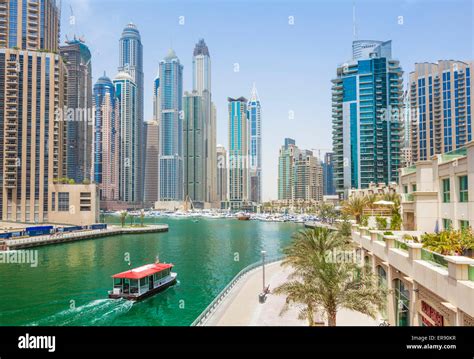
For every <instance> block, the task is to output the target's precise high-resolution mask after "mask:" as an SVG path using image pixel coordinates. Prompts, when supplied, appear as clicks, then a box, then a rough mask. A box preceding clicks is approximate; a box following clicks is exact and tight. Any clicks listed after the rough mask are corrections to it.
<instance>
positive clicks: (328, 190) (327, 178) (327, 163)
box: [323, 152, 336, 196]
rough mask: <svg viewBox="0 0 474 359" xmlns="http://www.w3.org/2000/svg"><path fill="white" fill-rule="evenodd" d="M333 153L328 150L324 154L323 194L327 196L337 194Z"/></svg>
mask: <svg viewBox="0 0 474 359" xmlns="http://www.w3.org/2000/svg"><path fill="white" fill-rule="evenodd" d="M333 155H334V154H333V153H332V152H328V153H326V154H325V155H324V163H323V187H324V189H323V194H324V195H325V196H331V195H335V194H336V189H335V188H334V163H333Z"/></svg>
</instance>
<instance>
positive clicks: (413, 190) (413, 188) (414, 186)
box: [411, 184, 416, 192]
mask: <svg viewBox="0 0 474 359" xmlns="http://www.w3.org/2000/svg"><path fill="white" fill-rule="evenodd" d="M411 188H412V192H416V184H414V185H412V186H411Z"/></svg>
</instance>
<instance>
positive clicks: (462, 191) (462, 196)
mask: <svg viewBox="0 0 474 359" xmlns="http://www.w3.org/2000/svg"><path fill="white" fill-rule="evenodd" d="M467 192H468V191H467V176H461V177H459V202H467V201H468V194H467Z"/></svg>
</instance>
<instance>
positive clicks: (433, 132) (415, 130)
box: [408, 60, 474, 162]
mask: <svg viewBox="0 0 474 359" xmlns="http://www.w3.org/2000/svg"><path fill="white" fill-rule="evenodd" d="M473 68H474V62H472V61H471V62H462V61H453V60H445V61H439V62H438V63H435V64H434V63H419V64H415V71H413V72H411V73H410V84H409V86H410V87H409V90H408V106H409V119H410V123H411V150H412V151H411V155H412V159H413V161H414V162H416V161H424V160H429V159H430V158H431V157H432V156H434V155H436V154H441V153H444V152H451V151H454V150H456V149H458V148H460V147H462V146H464V145H465V144H466V143H467V142H469V141H471V139H472V134H473V132H472V113H471V108H472V107H471V89H472V76H471V75H472V73H471V72H472V69H473Z"/></svg>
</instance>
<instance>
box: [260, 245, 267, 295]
mask: <svg viewBox="0 0 474 359" xmlns="http://www.w3.org/2000/svg"><path fill="white" fill-rule="evenodd" d="M260 253H262V273H263V293H264V294H265V254H267V252H266V251H261V252H260Z"/></svg>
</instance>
